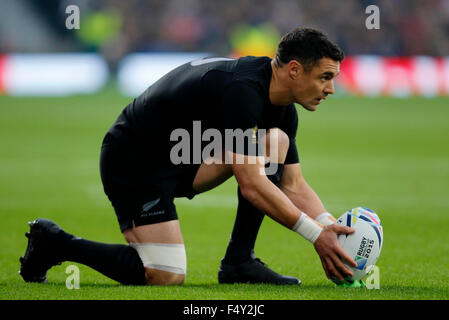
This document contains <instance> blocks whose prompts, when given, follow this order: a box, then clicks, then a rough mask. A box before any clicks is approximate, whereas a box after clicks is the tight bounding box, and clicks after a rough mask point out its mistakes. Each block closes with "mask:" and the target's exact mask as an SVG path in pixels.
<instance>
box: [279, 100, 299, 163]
mask: <svg viewBox="0 0 449 320" xmlns="http://www.w3.org/2000/svg"><path fill="white" fill-rule="evenodd" d="M288 108H289V109H288V110H287V112H286V116H285V118H284V121H283V124H282V126H281V128H280V129H281V130H282V131H284V132H285V133H286V134H287V135H288V138H289V140H290V144H289V147H288V151H287V156H286V158H285V164H294V163H299V155H298V150H297V148H296V134H297V131H298V112H297V111H296V108H295V105H293V104H292V105H291V106H289V107H288Z"/></svg>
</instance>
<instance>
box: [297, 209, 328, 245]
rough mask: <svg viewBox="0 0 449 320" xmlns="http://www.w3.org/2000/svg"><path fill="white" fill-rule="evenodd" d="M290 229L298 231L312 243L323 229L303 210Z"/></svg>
mask: <svg viewBox="0 0 449 320" xmlns="http://www.w3.org/2000/svg"><path fill="white" fill-rule="evenodd" d="M292 230H293V231H295V232H296V233H299V234H300V235H302V236H303V237H304V238H306V239H307V240H309V241H310V242H312V243H314V242H315V240H316V239H318V237H319V236H320V234H321V231H323V228H321V227H320V226H319V225H318V224H317V223H316V222H315V220H313V219H312V218H310V217H309V216H308V215H307V214H305V213H304V212H303V213H302V214H301V217H299V219H298V222H296V224H295V226H294V227H293V228H292Z"/></svg>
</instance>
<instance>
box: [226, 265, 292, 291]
mask: <svg viewBox="0 0 449 320" xmlns="http://www.w3.org/2000/svg"><path fill="white" fill-rule="evenodd" d="M218 282H219V283H267V284H276V285H294V284H296V285H299V284H301V280H299V279H297V278H294V277H289V276H283V275H280V274H278V273H276V272H274V271H273V270H271V269H270V268H268V267H267V266H266V265H265V263H263V262H262V261H260V259H259V258H252V259H251V260H248V261H246V262H243V263H241V264H239V265H229V264H225V263H223V260H222V261H221V264H220V269H219V270H218Z"/></svg>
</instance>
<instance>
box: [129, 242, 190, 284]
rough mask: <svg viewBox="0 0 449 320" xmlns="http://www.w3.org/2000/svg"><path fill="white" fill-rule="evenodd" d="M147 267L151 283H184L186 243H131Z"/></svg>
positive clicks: (146, 273) (147, 277) (146, 272)
mask: <svg viewBox="0 0 449 320" xmlns="http://www.w3.org/2000/svg"><path fill="white" fill-rule="evenodd" d="M130 246H132V247H134V249H136V251H137V253H138V254H139V256H140V259H141V260H142V263H143V265H144V267H145V277H146V280H147V284H149V285H161V286H165V285H180V284H183V283H184V279H185V274H186V270H187V257H186V251H185V247H184V244H174V243H131V244H130Z"/></svg>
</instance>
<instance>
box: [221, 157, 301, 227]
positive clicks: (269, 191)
mask: <svg viewBox="0 0 449 320" xmlns="http://www.w3.org/2000/svg"><path fill="white" fill-rule="evenodd" d="M228 156H229V157H231V158H232V165H231V167H232V171H233V174H234V177H235V179H236V180H237V183H238V184H239V187H240V190H241V192H242V195H243V196H244V197H245V198H246V199H247V200H248V201H249V202H251V203H252V204H253V205H254V206H256V207H257V208H258V209H260V210H261V211H263V212H265V213H266V214H267V215H268V216H269V217H270V218H272V219H273V220H275V221H277V222H279V223H280V224H282V225H283V226H285V227H287V228H289V229H292V228H293V227H294V226H295V224H296V222H297V221H298V219H299V218H300V216H301V214H302V212H301V211H300V210H299V209H298V208H297V207H296V206H295V205H294V204H293V203H292V201H290V199H289V198H288V197H287V196H286V195H285V194H284V193H283V192H282V191H281V190H280V189H279V188H278V187H276V185H275V184H273V183H272V182H271V181H270V180H269V179H268V178H267V176H266V175H265V174H264V165H263V157H256V156H247V155H242V154H236V153H233V152H230V151H228Z"/></svg>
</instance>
